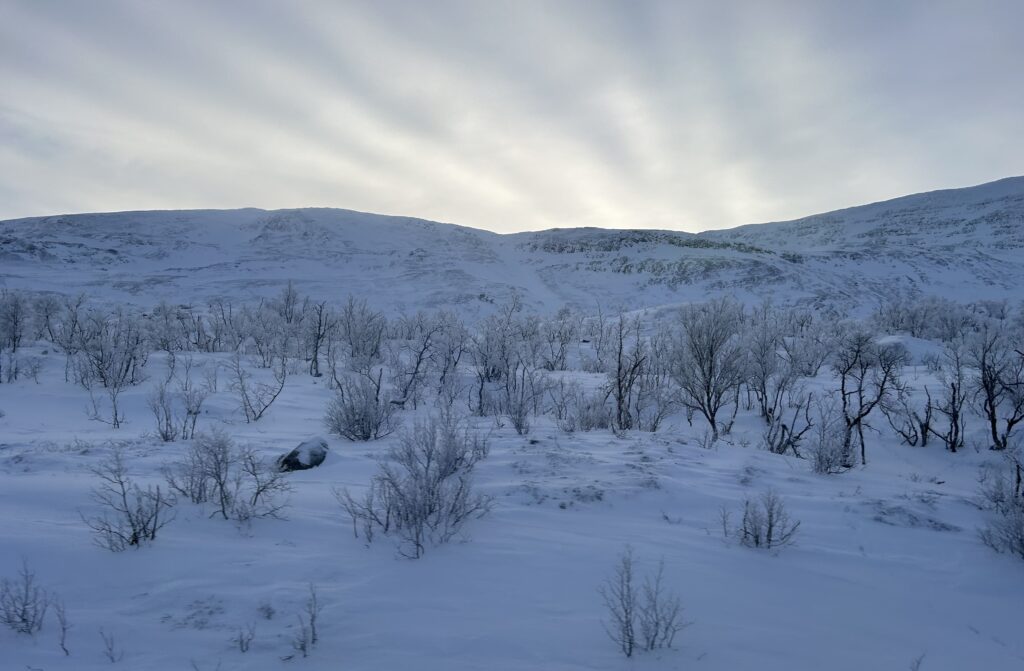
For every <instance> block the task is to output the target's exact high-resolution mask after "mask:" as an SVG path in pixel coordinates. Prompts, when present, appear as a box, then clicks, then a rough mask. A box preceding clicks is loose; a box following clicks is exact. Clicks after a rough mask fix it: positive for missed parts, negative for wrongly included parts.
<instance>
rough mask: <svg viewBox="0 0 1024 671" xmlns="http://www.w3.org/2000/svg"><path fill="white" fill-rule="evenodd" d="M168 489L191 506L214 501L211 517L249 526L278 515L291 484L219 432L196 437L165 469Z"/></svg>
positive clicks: (253, 453)
mask: <svg viewBox="0 0 1024 671" xmlns="http://www.w3.org/2000/svg"><path fill="white" fill-rule="evenodd" d="M164 477H165V478H166V480H167V485H168V487H169V488H170V489H171V491H173V492H175V493H176V494H178V495H180V496H184V497H185V498H187V499H188V500H189V501H191V502H192V503H213V504H214V505H215V506H216V510H215V511H214V514H219V515H220V516H221V517H222V518H224V519H232V520H235V521H237V522H243V523H244V522H248V521H250V520H251V519H253V518H256V517H277V516H278V515H279V514H280V513H281V511H282V510H283V509H284V508H285V507H286V505H287V501H286V496H287V494H288V492H290V491H291V486H290V485H289V483H288V481H287V480H286V479H285V476H284V474H283V473H281V472H280V471H279V470H278V469H277V468H276V467H274V465H273V464H270V463H269V462H267V461H265V460H264V459H262V458H261V457H260V456H259V455H258V454H256V452H255V451H254V450H252V449H251V448H248V447H238V448H236V447H235V445H234V443H233V442H232V441H231V439H230V438H229V437H228V436H227V435H226V434H225V433H223V432H219V431H214V432H213V433H209V434H202V433H200V434H196V438H195V440H194V441H193V442H192V445H191V446H190V448H189V449H188V451H187V452H186V453H185V456H184V457H183V458H182V460H181V461H179V462H177V463H174V464H170V465H168V466H166V467H165V468H164Z"/></svg>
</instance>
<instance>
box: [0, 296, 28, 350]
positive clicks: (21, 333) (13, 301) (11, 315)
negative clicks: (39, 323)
mask: <svg viewBox="0 0 1024 671" xmlns="http://www.w3.org/2000/svg"><path fill="white" fill-rule="evenodd" d="M31 316H32V306H31V304H30V303H29V301H28V299H27V298H26V297H25V296H24V295H23V294H22V293H21V292H19V291H11V290H9V289H3V290H0V351H3V348H4V346H6V347H8V348H10V350H11V352H17V351H18V348H19V347H20V346H21V343H22V340H23V339H24V338H25V334H26V333H27V332H28V326H29V321H30V319H31Z"/></svg>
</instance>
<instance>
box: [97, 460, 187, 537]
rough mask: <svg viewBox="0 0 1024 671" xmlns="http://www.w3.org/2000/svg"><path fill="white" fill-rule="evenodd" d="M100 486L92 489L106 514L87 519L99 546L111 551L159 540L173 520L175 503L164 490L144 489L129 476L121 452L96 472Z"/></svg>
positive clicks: (105, 462) (156, 488) (101, 465)
mask: <svg viewBox="0 0 1024 671" xmlns="http://www.w3.org/2000/svg"><path fill="white" fill-rule="evenodd" d="M93 474H94V475H95V476H96V477H97V478H98V479H99V481H100V484H99V485H97V486H96V487H95V488H94V489H93V490H92V496H93V500H94V501H96V503H98V504H99V505H100V507H101V508H102V513H101V514H100V515H96V516H93V517H84V516H83V518H82V519H83V520H84V521H85V523H86V524H87V525H88V526H89V528H91V529H92V530H93V531H94V532H95V534H96V543H97V545H99V546H100V547H103V548H106V549H108V550H110V551H111V552H122V551H124V550H126V549H128V548H129V547H141V546H142V545H145V544H146V543H150V542H152V541H154V540H156V534H157V532H158V531H160V529H163V528H164V527H165V526H166V525H167V524H168V523H170V521H171V520H172V519H173V517H172V516H169V515H168V511H170V509H171V508H172V507H173V505H174V501H173V499H172V498H170V497H168V496H166V495H165V494H164V493H163V492H162V491H161V490H160V487H159V486H157V487H155V488H154V487H152V486H147V487H146V489H142V488H141V487H139V485H137V484H135V483H134V482H133V481H132V479H131V478H130V477H129V475H128V466H127V464H126V463H125V460H124V455H123V453H122V452H121V450H120V449H116V450H115V451H114V453H113V455H112V456H111V457H110V458H109V459H108V460H106V461H104V462H103V463H102V464H100V466H98V467H97V468H95V469H93Z"/></svg>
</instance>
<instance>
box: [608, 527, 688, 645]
mask: <svg viewBox="0 0 1024 671" xmlns="http://www.w3.org/2000/svg"><path fill="white" fill-rule="evenodd" d="M664 573H665V562H664V561H661V562H659V563H658V570H657V572H656V573H655V574H654V575H653V576H646V577H645V578H644V581H643V584H642V585H638V584H637V582H636V575H635V572H634V561H633V551H632V549H631V548H629V547H627V548H626V551H625V552H624V553H623V554H622V556H621V557H620V558H619V561H618V563H617V564H616V566H615V570H614V572H613V574H612V577H610V578H608V579H607V580H606V581H605V584H603V585H601V587H599V588H598V590H597V591H598V594H600V595H601V598H602V600H603V601H604V606H605V609H606V611H607V613H608V620H607V621H606V622H604V623H603V624H604V628H605V631H606V632H607V633H608V636H609V637H610V638H611V639H612V640H613V641H615V643H616V644H617V645H618V646H619V650H621V651H622V654H624V655H625V656H626V657H632V656H633V653H634V652H635V651H636V650H637V649H638V648H639V649H640V650H645V651H652V650H658V649H660V648H671V647H672V643H673V641H674V640H675V637H676V634H678V633H679V632H680V631H681V630H682V629H683V628H684V627H685V626H686V623H685V622H683V620H682V613H683V609H682V606H681V604H680V601H679V597H678V596H676V595H675V594H673V593H670V592H667V591H666V590H665V587H664Z"/></svg>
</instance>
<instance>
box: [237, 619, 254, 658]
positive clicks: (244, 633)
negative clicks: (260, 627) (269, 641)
mask: <svg viewBox="0 0 1024 671" xmlns="http://www.w3.org/2000/svg"><path fill="white" fill-rule="evenodd" d="M255 638H256V625H255V624H252V623H250V624H247V625H246V626H244V627H242V628H241V629H239V630H238V633H237V634H235V638H234V642H235V645H237V646H238V652H242V653H245V652H249V648H251V647H252V642H253V639H255Z"/></svg>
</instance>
